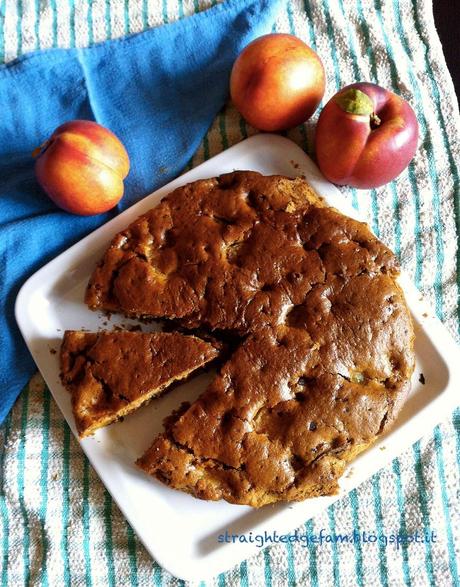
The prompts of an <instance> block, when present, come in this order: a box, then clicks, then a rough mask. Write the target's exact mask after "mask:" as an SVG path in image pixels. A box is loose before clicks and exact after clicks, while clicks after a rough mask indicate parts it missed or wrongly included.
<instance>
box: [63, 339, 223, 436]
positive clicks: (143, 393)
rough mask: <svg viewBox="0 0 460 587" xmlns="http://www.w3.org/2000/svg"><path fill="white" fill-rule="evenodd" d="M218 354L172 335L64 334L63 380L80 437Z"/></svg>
mask: <svg viewBox="0 0 460 587" xmlns="http://www.w3.org/2000/svg"><path fill="white" fill-rule="evenodd" d="M218 352H219V351H218V348H217V345H216V346H214V345H213V344H211V343H209V342H206V341H204V340H201V339H200V338H197V337H195V336H185V335H183V334H180V333H176V332H174V333H166V332H154V333H143V332H129V331H115V332H107V331H104V332H98V333H93V332H81V331H75V330H67V331H66V332H65V334H64V340H63V343H62V347H61V379H62V382H63V384H64V386H65V387H66V388H67V389H68V390H69V391H70V393H71V394H72V409H73V414H74V417H75V423H76V427H77V431H78V434H79V436H80V437H81V438H83V437H84V436H89V435H90V434H93V432H94V431H95V430H97V429H98V428H101V427H102V426H107V425H108V424H111V423H112V422H115V421H117V420H119V419H120V418H122V417H123V416H126V415H127V414H129V413H130V412H132V411H134V410H136V409H137V408H139V407H140V406H141V405H143V404H145V403H146V402H148V401H149V400H150V399H151V398H152V397H155V396H158V395H159V394H160V393H161V392H162V391H164V390H165V389H166V388H167V387H168V386H169V385H171V384H172V383H174V382H175V381H178V380H180V379H185V378H186V377H188V376H189V375H190V374H191V373H192V372H193V371H195V370H196V369H199V368H200V367H203V366H204V365H206V363H209V362H210V361H212V360H213V359H214V358H215V357H216V356H217V354H218Z"/></svg>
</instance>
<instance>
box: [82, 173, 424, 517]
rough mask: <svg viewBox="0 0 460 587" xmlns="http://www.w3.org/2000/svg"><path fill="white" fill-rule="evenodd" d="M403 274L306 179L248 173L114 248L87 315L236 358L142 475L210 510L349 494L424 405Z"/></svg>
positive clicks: (96, 279) (181, 196) (171, 424)
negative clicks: (176, 328)
mask: <svg viewBox="0 0 460 587" xmlns="http://www.w3.org/2000/svg"><path fill="white" fill-rule="evenodd" d="M398 272H399V268H398V263H397V260H396V258H395V256H394V255H393V253H392V252H391V251H390V250H389V249H388V248H387V247H386V246H385V245H384V244H383V243H381V242H380V241H379V240H378V239H377V238H376V237H375V236H374V235H373V234H372V233H371V232H370V230H369V228H368V227H367V225H366V224H364V223H361V222H358V221H356V220H353V219H351V218H349V217H346V216H344V215H343V214H341V213H339V212H338V211H337V210H335V209H333V208H330V207H328V206H326V205H325V204H324V203H323V202H322V200H321V199H320V198H319V197H318V196H317V195H316V193H315V192H314V191H313V190H312V188H311V187H310V186H309V185H308V184H307V183H306V182H305V181H304V180H302V179H299V178H298V179H289V178H286V177H281V176H270V177H266V176H262V175H260V174H258V173H255V172H249V171H246V172H245V171H242V172H234V173H230V174H226V175H223V176H221V177H218V178H212V179H207V180H201V181H197V182H194V183H191V184H187V185H185V186H183V187H181V188H178V189H176V190H175V191H174V192H172V193H171V194H169V195H168V196H166V197H165V198H164V199H163V200H162V201H161V203H160V204H159V205H158V206H157V207H155V208H153V209H152V210H150V211H149V212H147V213H146V214H144V215H143V216H141V217H140V218H139V219H137V220H136V221H135V222H134V223H132V224H131V225H130V226H129V227H128V228H127V229H126V230H124V231H122V232H121V233H119V234H118V235H117V236H116V237H115V238H114V240H113V241H112V243H111V245H110V246H109V248H108V250H107V251H106V253H105V254H104V256H103V258H102V259H101V261H100V263H99V264H98V266H97V268H96V269H95V271H94V273H93V275H92V277H91V279H90V282H89V284H88V289H87V292H86V302H87V304H88V305H89V307H90V308H92V309H94V310H96V309H97V310H106V311H110V312H120V313H123V314H125V315H128V316H136V317H142V316H148V317H152V318H167V319H171V320H174V321H175V323H176V324H177V325H180V326H181V327H183V328H186V329H196V328H200V329H205V330H207V331H209V332H212V333H214V335H216V336H219V335H220V334H221V333H224V334H227V335H231V337H232V340H234V341H236V343H235V346H234V351H233V354H232V355H231V356H230V358H229V359H228V361H227V362H226V363H225V364H224V365H223V366H222V367H221V369H220V371H219V372H218V373H217V375H216V377H215V379H214V380H213V381H212V382H211V383H210V385H209V387H208V388H207V389H206V390H204V391H203V393H202V394H201V396H200V397H199V398H198V399H197V400H196V401H195V402H193V403H192V404H191V405H187V404H184V405H183V406H182V407H181V408H180V409H179V410H178V411H177V412H175V413H174V414H172V415H171V416H170V417H168V418H167V419H166V421H165V430H164V432H163V433H162V434H160V435H159V436H158V437H157V438H155V439H154V440H153V444H152V445H151V447H150V448H149V449H148V450H147V451H146V452H145V454H144V455H143V456H141V457H140V458H139V460H138V465H139V466H140V467H141V468H142V469H143V470H144V471H145V472H146V473H148V474H149V475H152V476H154V477H156V478H157V479H159V480H160V481H162V482H163V483H166V484H167V485H169V486H170V487H173V488H175V489H179V490H182V491H185V492H187V493H190V494H192V495H194V496H196V497H198V498H202V499H207V500H218V499H224V500H227V501H228V502H231V503H236V504H247V505H251V506H256V507H259V506H262V505H265V504H268V503H273V502H278V501H295V500H302V499H305V498H308V497H313V496H319V495H328V494H334V493H336V492H337V490H338V479H339V477H340V476H341V475H342V473H343V471H344V468H345V466H346V464H347V463H348V462H349V461H351V460H352V459H354V458H355V457H356V455H358V454H359V453H360V452H361V451H363V450H364V449H366V448H367V447H368V446H369V445H371V444H372V443H373V442H374V441H375V440H376V438H378V437H379V436H380V435H381V434H382V433H383V432H384V431H386V430H387V429H388V428H389V426H390V425H391V424H392V422H393V421H394V420H395V418H396V416H397V413H398V411H399V410H400V408H401V406H402V404H403V403H404V400H405V398H406V396H407V393H408V390H409V386H410V377H411V374H412V372H413V369H414V352H413V341H414V333H413V326H412V322H411V317H410V313H409V311H408V308H407V305H406V302H405V299H404V295H403V292H402V290H401V289H400V287H399V285H398V283H397V276H398Z"/></svg>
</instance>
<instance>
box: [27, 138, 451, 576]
mask: <svg viewBox="0 0 460 587" xmlns="http://www.w3.org/2000/svg"><path fill="white" fill-rule="evenodd" d="M237 169H251V170H254V171H259V172H261V173H264V174H266V175H270V174H282V175H288V176H292V177H294V176H297V175H304V176H305V177H306V178H307V180H308V181H309V182H310V183H311V184H312V185H313V187H314V188H315V189H316V190H317V192H318V193H319V194H320V195H321V196H323V197H324V199H325V200H326V201H327V202H328V203H329V204H331V205H333V206H335V207H336V208H338V209H339V210H341V211H342V212H344V213H345V214H348V215H350V216H355V217H356V212H355V211H354V210H353V208H352V207H351V206H350V205H349V204H348V203H347V202H346V200H345V199H344V197H343V196H342V195H341V194H340V192H339V191H338V190H337V189H336V188H335V187H334V186H333V185H332V184H330V183H328V182H326V181H325V180H324V178H323V177H322V176H321V174H320V172H319V171H318V169H317V167H316V166H315V165H314V163H313V162H312V161H311V160H310V159H309V157H308V156H307V155H306V154H305V153H304V152H303V151H302V149H300V147H298V146H297V145H295V144H294V143H292V142H291V141H289V140H288V139H285V138H283V137H280V136H277V135H268V134H264V135H257V136H254V137H252V138H250V139H247V140H246V141H243V142H241V143H239V144H238V145H236V146H234V147H232V148H231V149H228V150H227V151H224V152H223V153H221V154H220V155H218V156H216V157H214V158H213V159H210V160H209V161H206V162H205V163H203V164H202V165H200V166H199V167H197V168H195V169H193V170H192V171H189V172H188V173H186V174H184V175H182V176H181V177H179V178H178V179H176V180H174V181H173V182H171V183H169V184H168V185H166V186H164V187H163V188H161V189H159V190H158V191H156V192H155V193H154V194H152V195H150V196H148V197H146V198H145V199H143V200H142V201H141V202H139V203H137V204H136V205H134V206H132V207H131V208H130V209H129V210H126V211H125V212H123V213H122V214H120V215H119V216H117V217H116V218H114V219H113V220H111V221H110V222H108V223H107V224H105V225H104V226H101V227H100V228H99V229H98V230H96V231H95V232H93V233H92V234H90V235H89V236H87V237H86V238H84V239H83V240H82V241H80V242H79V243H77V244H76V245H74V246H73V247H71V248H70V249H69V250H67V251H66V252H65V253H63V254H61V255H60V256H59V257H57V258H56V259H54V260H53V261H51V262H50V263H48V264H47V265H45V267H43V268H42V269H40V270H39V271H38V272H37V273H35V274H34V275H33V276H32V277H31V278H30V279H29V280H28V281H27V282H26V283H25V284H24V286H23V287H22V289H21V291H20V293H19V295H18V298H17V301H16V319H17V322H18V324H19V328H20V329H21V332H22V334H23V336H24V338H25V340H26V343H27V345H28V347H29V350H30V352H31V353H32V356H33V358H34V359H35V362H36V363H37V365H38V368H39V369H40V371H41V373H42V374H43V377H44V378H45V380H46V382H47V384H48V386H49V388H50V390H51V392H52V394H53V396H54V399H55V400H56V402H57V404H58V405H59V407H60V409H61V410H62V413H63V414H64V416H65V418H66V420H67V421H68V423H69V425H70V427H71V429H72V431H73V432H74V433H75V426H74V422H73V417H72V412H71V406H70V399H69V394H68V393H67V391H66V390H65V389H64V388H63V386H62V385H61V382H60V380H59V360H58V357H59V354H52V353H51V352H50V349H52V348H54V349H58V348H59V346H60V341H61V338H62V334H63V332H64V330H66V329H81V328H86V329H88V330H98V329H104V328H110V327H111V326H114V325H115V324H124V325H127V324H130V323H133V322H134V321H131V320H127V319H124V318H123V317H121V316H118V317H117V316H113V317H112V318H111V320H110V322H109V323H108V322H107V317H106V316H104V315H102V314H99V313H95V312H91V311H90V310H89V309H88V308H87V307H86V306H85V304H84V303H83V296H84V291H85V288H86V284H87V282H88V279H89V276H90V274H91V272H92V271H93V269H94V266H95V264H96V262H97V260H98V259H99V258H100V257H101V256H102V254H103V252H104V250H105V248H106V247H107V245H108V244H109V242H110V240H111V239H112V237H113V236H114V235H115V234H116V233H117V232H119V231H120V230H122V229H124V228H125V227H126V226H127V225H128V224H129V223H130V222H132V221H133V220H135V219H136V218H137V217H138V216H139V215H141V214H143V213H144V212H146V211H147V210H149V209H150V208H152V207H153V206H155V205H156V204H157V203H158V202H159V201H160V199H161V198H162V197H163V196H165V195H166V194H167V193H169V192H170V191H172V190H173V189H174V188H176V187H178V186H180V185H183V184H186V183H188V182H191V181H195V180H197V179H203V178H207V177H213V176H216V175H219V174H221V173H226V172H230V171H234V170H237ZM401 283H402V286H403V288H404V290H405V293H406V297H407V301H408V304H409V306H410V308H411V311H412V314H413V317H414V323H415V328H416V346H415V350H416V357H417V365H416V369H415V372H414V377H413V381H412V391H411V394H410V396H409V399H408V401H407V403H406V404H405V406H404V408H403V410H402V413H401V414H400V416H399V418H398V420H397V422H396V425H395V426H394V427H393V429H392V430H391V432H390V433H389V434H386V435H385V436H384V437H382V438H380V439H379V441H378V442H377V443H376V444H375V445H374V446H373V447H371V448H370V449H368V450H367V451H366V452H365V453H363V454H362V455H360V456H359V457H358V458H357V459H356V460H355V461H354V462H353V466H352V471H351V473H352V474H350V473H349V474H348V475H345V476H344V477H342V479H341V481H340V486H341V491H340V494H339V495H337V496H332V497H320V498H314V499H309V500H306V501H304V502H302V503H296V504H291V505H287V504H280V505H275V506H266V507H264V508H261V509H259V510H255V509H251V508H249V507H246V506H236V505H230V504H227V503H225V502H205V501H200V500H198V499H195V498H193V497H191V496H189V495H186V494H183V493H180V492H178V491H174V490H172V489H169V488H167V487H165V486H164V485H162V484H161V483H159V482H157V481H156V480H153V479H151V478H149V477H147V476H146V475H144V474H143V473H142V472H141V471H139V470H137V469H136V466H135V465H134V461H135V460H136V458H137V457H138V456H140V455H141V454H142V453H143V451H144V450H145V449H146V448H147V447H148V446H149V445H150V444H151V442H152V440H153V438H154V437H155V435H156V434H157V433H158V432H160V431H161V430H162V429H163V427H162V420H163V418H164V417H165V416H167V415H168V414H169V413H170V412H171V411H172V410H173V409H174V408H176V407H177V406H178V405H179V404H180V403H181V402H182V401H185V400H193V399H194V398H195V397H197V395H198V394H199V393H200V392H201V391H202V390H203V389H204V387H205V385H206V384H207V382H208V381H209V380H210V378H211V375H210V374H203V375H200V376H199V377H197V378H195V379H193V380H192V381H190V382H188V383H185V384H183V385H181V386H180V387H177V388H176V389H174V390H172V391H171V392H170V393H168V394H166V395H164V396H163V397H161V398H160V399H158V400H155V401H153V402H152V403H151V404H150V405H148V406H146V407H144V408H142V409H140V410H138V411H137V412H136V413H135V414H133V415H131V416H129V417H127V418H126V419H125V421H124V422H120V423H117V424H114V425H112V426H109V427H108V428H106V429H102V430H99V431H98V432H97V433H96V435H95V436H94V437H92V438H87V439H85V440H83V441H81V442H80V444H81V446H82V448H83V450H84V451H85V453H86V455H87V456H88V458H89V460H90V461H91V463H92V465H93V467H94V468H95V470H96V471H97V473H98V475H99V476H100V478H101V479H102V481H103V483H104V484H105V486H106V487H107V489H108V490H109V491H110V493H111V494H112V496H113V498H114V500H115V501H116V502H117V504H118V505H119V507H120V509H121V510H122V512H123V514H124V515H125V516H126V518H127V519H128V521H129V523H130V524H131V526H132V527H133V529H134V530H135V532H136V533H137V535H138V536H139V538H140V539H141V540H142V542H143V543H144V545H145V547H146V548H147V550H148V551H149V552H150V553H151V555H152V556H153V557H154V558H155V559H156V560H157V561H158V563H159V564H160V565H161V566H163V567H164V568H165V569H167V570H168V571H169V572H171V573H172V574H173V575H175V576H177V577H179V578H182V579H185V580H199V579H205V578H207V577H210V576H213V575H216V574H218V573H220V572H222V571H224V570H227V569H229V568H230V567H232V566H233V565H235V564H236V563H238V562H239V561H240V560H242V559H244V558H247V557H248V556H250V555H251V554H254V552H255V551H256V550H257V546H255V545H254V544H246V543H238V544H231V543H219V542H218V540H217V537H218V535H219V534H221V533H225V531H226V530H228V531H229V533H230V534H232V533H244V532H249V531H251V530H252V531H253V533H254V534H256V533H258V532H261V533H263V532H264V531H267V532H273V531H274V530H277V532H278V533H279V534H281V533H286V532H289V531H290V530H293V529H294V528H296V527H297V526H298V525H299V524H300V523H301V522H303V521H305V520H308V519H309V518H311V517H313V516H314V515H315V514H317V513H318V512H319V511H320V510H321V509H323V508H326V507H327V506H328V505H330V504H331V503H333V502H334V501H335V500H336V499H338V498H339V497H341V496H343V495H344V494H346V493H347V492H348V491H350V490H351V489H353V488H354V487H356V486H357V485H359V483H361V482H362V481H363V480H365V479H366V478H368V477H369V476H370V475H372V474H373V473H374V472H376V471H377V470H378V469H380V468H381V467H382V466H384V465H385V464H386V463H388V462H389V461H390V460H391V459H393V458H394V457H395V456H397V455H398V454H399V453H400V452H402V451H403V450H404V449H405V448H406V447H408V446H410V445H411V444H412V443H414V442H415V441H417V440H418V439H419V438H420V436H421V435H422V433H423V432H424V431H427V430H430V429H431V428H432V427H433V426H435V425H436V424H437V423H438V422H439V421H440V420H441V419H442V418H443V416H444V415H445V414H447V413H448V412H449V411H450V410H452V409H453V408H454V406H455V405H456V404H457V403H458V400H457V399H456V394H455V392H458V389H459V388H460V378H459V374H458V365H459V364H460V354H459V352H458V348H457V346H456V344H455V342H454V341H453V340H452V338H451V337H450V335H449V334H448V332H447V330H446V329H445V328H444V327H443V326H442V324H441V323H440V322H439V321H438V320H437V319H436V318H435V317H434V316H433V313H432V312H431V310H429V309H427V308H426V307H425V306H424V304H423V303H422V301H421V296H420V294H419V292H418V291H417V290H416V289H415V288H414V286H413V285H412V283H410V282H409V280H408V279H405V278H404V277H403V278H401ZM148 328H150V329H152V328H155V326H150V327H146V326H143V329H144V330H148ZM422 372H423V374H424V377H425V380H426V384H425V385H422V384H421V383H420V382H419V376H420V373H422ZM383 447H385V449H386V450H380V449H382V448H383Z"/></svg>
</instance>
